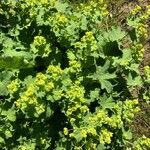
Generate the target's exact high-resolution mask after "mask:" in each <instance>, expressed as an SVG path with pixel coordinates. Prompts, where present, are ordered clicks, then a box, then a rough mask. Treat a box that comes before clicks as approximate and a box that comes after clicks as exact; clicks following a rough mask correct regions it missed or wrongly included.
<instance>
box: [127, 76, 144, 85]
mask: <svg viewBox="0 0 150 150" xmlns="http://www.w3.org/2000/svg"><path fill="white" fill-rule="evenodd" d="M127 85H128V86H142V79H141V77H140V76H137V77H133V76H132V74H131V73H129V75H128V78H127Z"/></svg>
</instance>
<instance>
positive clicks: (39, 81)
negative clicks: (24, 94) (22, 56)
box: [35, 73, 47, 86]
mask: <svg viewBox="0 0 150 150" xmlns="http://www.w3.org/2000/svg"><path fill="white" fill-rule="evenodd" d="M46 81H47V76H46V75H45V74H43V73H38V74H37V75H36V79H35V84H36V85H37V86H44V85H45V83H46Z"/></svg>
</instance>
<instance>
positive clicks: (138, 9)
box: [131, 5, 142, 15]
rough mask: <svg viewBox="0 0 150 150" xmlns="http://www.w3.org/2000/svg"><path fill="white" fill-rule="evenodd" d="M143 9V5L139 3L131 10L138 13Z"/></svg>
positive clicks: (133, 13)
mask: <svg viewBox="0 0 150 150" xmlns="http://www.w3.org/2000/svg"><path fill="white" fill-rule="evenodd" d="M141 10H142V8H141V6H139V5H137V6H136V7H135V8H134V9H133V10H132V11H131V15H136V14H137V13H139V12H140V11H141Z"/></svg>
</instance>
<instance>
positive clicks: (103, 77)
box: [90, 61, 116, 93]
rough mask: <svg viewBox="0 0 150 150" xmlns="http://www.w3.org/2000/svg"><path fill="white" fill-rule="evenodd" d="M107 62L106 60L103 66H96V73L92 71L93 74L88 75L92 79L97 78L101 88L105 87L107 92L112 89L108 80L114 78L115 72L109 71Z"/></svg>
mask: <svg viewBox="0 0 150 150" xmlns="http://www.w3.org/2000/svg"><path fill="white" fill-rule="evenodd" d="M108 68H109V62H108V61H106V63H105V65H104V66H103V67H101V66H98V67H97V68H96V73H94V75H93V76H90V77H91V78H93V80H98V81H99V82H100V84H101V88H102V89H106V90H107V92H108V93H110V92H111V91H112V88H113V86H112V84H111V82H110V81H109V80H111V79H114V78H115V77H116V74H115V73H109V72H108Z"/></svg>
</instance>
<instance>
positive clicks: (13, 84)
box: [7, 79, 20, 94]
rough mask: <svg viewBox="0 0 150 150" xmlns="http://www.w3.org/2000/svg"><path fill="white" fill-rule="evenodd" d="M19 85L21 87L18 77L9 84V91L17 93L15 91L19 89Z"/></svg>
mask: <svg viewBox="0 0 150 150" xmlns="http://www.w3.org/2000/svg"><path fill="white" fill-rule="evenodd" d="M19 87H20V81H19V80H18V79H16V80H13V81H12V82H11V83H10V84H9V85H8V86H7V88H8V92H9V93H10V94H13V93H15V92H16V91H17V90H18V89H19Z"/></svg>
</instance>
